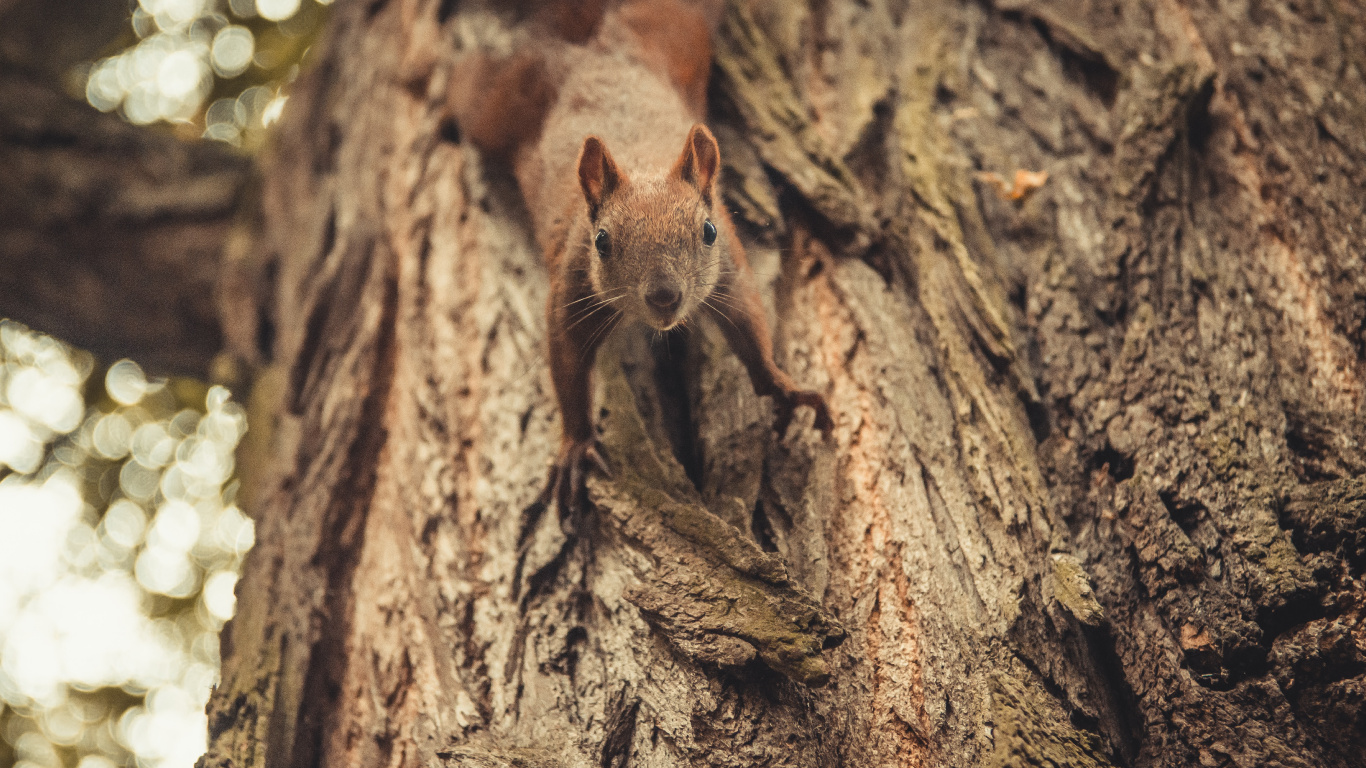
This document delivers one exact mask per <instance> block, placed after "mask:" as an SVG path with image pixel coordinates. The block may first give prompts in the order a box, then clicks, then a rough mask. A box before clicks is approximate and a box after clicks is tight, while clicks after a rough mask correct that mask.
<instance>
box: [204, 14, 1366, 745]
mask: <svg viewBox="0 0 1366 768" xmlns="http://www.w3.org/2000/svg"><path fill="white" fill-rule="evenodd" d="M477 13H478V12H477V11H474V10H470V9H466V8H460V7H455V8H452V6H451V4H449V3H443V2H437V1H436V0H430V1H428V0H389V1H388V2H369V3H357V2H351V3H339V4H338V5H337V7H336V10H335V15H334V17H333V20H332V26H331V30H330V32H329V35H328V38H327V41H326V43H325V50H324V51H323V52H322V54H321V55H320V56H319V62H320V63H319V65H318V66H317V68H316V69H314V70H313V71H312V72H311V73H308V74H306V75H305V76H304V77H302V78H301V80H300V81H299V82H298V83H297V84H296V86H295V90H294V94H293V96H292V97H291V100H290V102H289V106H288V108H287V110H286V114H285V117H284V119H283V124H282V127H281V132H280V135H279V137H278V141H277V142H276V144H275V146H274V147H273V149H272V151H271V152H270V153H269V155H268V156H267V157H266V158H265V159H264V160H263V168H262V177H263V179H264V186H263V192H262V202H263V205H262V210H263V222H264V228H263V231H262V233H261V236H260V240H259V242H258V244H257V251H258V252H259V253H260V254H262V257H261V259H260V264H261V270H262V274H263V275H264V274H267V273H269V274H270V275H271V276H272V278H271V280H270V281H264V278H263V282H269V284H271V285H273V286H274V292H273V294H272V295H271V296H270V297H269V299H268V301H266V302H265V303H264V304H262V305H259V306H258V305H256V304H253V303H252V294H250V293H244V294H242V295H240V296H239V297H238V303H236V304H232V305H231V306H230V311H231V312H232V316H233V317H235V318H262V317H266V318H269V321H270V323H271V324H272V325H273V327H274V328H275V329H276V334H275V337H274V338H275V342H274V345H273V349H272V350H270V351H271V352H272V354H273V362H272V363H271V364H270V366H269V367H268V368H267V369H265V371H264V373H263V375H262V376H261V377H260V379H259V380H258V385H257V391H256V392H255V393H254V395H253V405H252V417H253V420H252V429H253V432H252V433H251V435H250V441H251V442H250V443H249V444H248V450H250V451H254V452H255V453H256V455H257V456H258V457H259V456H265V457H267V458H265V459H259V458H258V459H257V460H255V461H254V462H251V465H252V466H254V467H255V469H253V474H252V475H251V476H250V478H249V480H248V481H247V482H246V487H245V488H244V491H245V493H244V496H245V498H247V499H248V500H249V501H250V503H251V504H252V508H253V510H254V511H255V513H256V515H257V519H258V521H259V527H258V537H259V542H260V543H259V544H258V546H257V549H256V550H255V551H254V552H253V553H252V555H251V558H250V560H249V562H248V566H247V571H246V574H245V577H244V580H243V581H242V582H241V584H240V586H239V589H238V595H239V614H238V616H237V618H236V619H234V621H233V622H232V624H231V626H230V629H229V630H228V631H227V632H226V633H225V646H224V649H225V656H224V659H225V660H224V669H223V682H222V684H221V685H220V687H219V688H218V690H217V692H216V693H215V695H214V698H213V700H212V702H211V704H210V734H211V742H210V750H209V754H208V755H206V757H205V758H204V760H203V762H202V764H203V765H205V766H218V765H222V766H228V765H242V766H246V765H296V764H297V765H308V764H324V765H379V764H388V765H469V766H561V765H563V766H580V765H585V766H586V765H600V766H621V765H652V766H666V765H718V766H720V765H725V766H766V765H800V766H829V765H859V766H862V765H898V766H904V765H934V766H969V765H998V766H1016V765H1050V764H1056V765H1079V766H1085V765H1095V766H1106V765H1110V766H1188V765H1202V766H1219V765H1230V766H1232V765H1239V766H1242V765H1268V766H1311V765H1312V766H1350V765H1354V764H1356V765H1360V756H1361V755H1362V754H1363V751H1364V750H1366V739H1364V738H1363V735H1362V734H1363V733H1366V710H1363V705H1364V704H1366V702H1364V699H1366V677H1363V670H1366V654H1364V653H1363V648H1364V647H1366V624H1363V610H1364V609H1363V599H1362V594H1363V593H1362V587H1361V584H1360V578H1361V569H1362V567H1363V558H1362V545H1361V536H1360V521H1361V518H1362V515H1363V511H1362V510H1363V509H1366V501H1364V500H1363V499H1366V494H1364V493H1363V492H1362V489H1361V487H1360V483H1361V481H1360V479H1359V475H1361V473H1362V469H1363V467H1362V466H1361V465H1362V460H1361V458H1360V448H1359V446H1360V445H1361V444H1362V440H1363V439H1366V435H1363V434H1362V431H1363V420H1362V412H1361V407H1362V392H1361V385H1360V376H1361V372H1362V358H1363V352H1364V351H1366V335H1364V334H1363V325H1364V324H1366V309H1364V307H1366V302H1363V301H1362V299H1363V298H1364V297H1366V276H1363V275H1364V273H1363V270H1362V269H1361V257H1362V253H1363V252H1362V246H1361V244H1360V242H1359V238H1357V237H1356V235H1355V234H1354V233H1355V230H1356V228H1359V227H1360V226H1361V222H1362V220H1363V215H1362V214H1363V212H1364V211H1363V205H1364V204H1366V203H1364V202H1363V198H1362V196H1361V195H1360V192H1359V190H1360V189H1361V188H1362V186H1363V184H1366V178H1363V176H1366V170H1363V168H1366V163H1363V160H1366V138H1364V137H1366V134H1363V132H1362V131H1361V130H1360V128H1359V126H1360V125H1362V124H1363V123H1366V121H1364V120H1363V118H1366V108H1364V105H1366V88H1363V81H1362V77H1363V69H1364V65H1363V58H1362V56H1361V54H1360V51H1361V50H1363V46H1362V42H1363V41H1362V40H1361V39H1360V36H1361V30H1362V29H1363V28H1366V16H1363V13H1362V9H1361V8H1360V7H1359V6H1358V5H1353V4H1347V3H1342V2H1332V1H1331V0H1324V1H1323V2H1310V3H1297V4H1294V5H1291V4H1286V3H1276V2H1265V3H1259V4H1257V5H1256V7H1255V8H1248V7H1245V6H1243V5H1241V4H1237V3H1231V2H1230V3H1212V4H1205V5H1201V6H1198V7H1196V6H1187V5H1182V4H1180V3H1177V2H1175V0H1148V1H1147V2H1139V3H1094V4H1089V5H1086V6H1084V8H1082V9H1081V10H1078V9H1077V7H1076V6H1075V4H1062V3H1051V2H1043V1H1039V2H1031V1H1030V0H1008V1H1006V0H1002V1H999V2H996V3H995V4H953V3H940V2H931V3H921V4H913V5H912V4H904V3H897V2H889V1H888V2H884V1H882V0H869V2H861V3H826V2H821V3H811V4H809V5H808V4H801V3H789V2H777V1H776V0H753V1H750V2H742V3H737V4H735V5H734V6H733V7H732V8H731V10H730V12H729V15H728V16H727V19H726V22H725V23H724V24H723V26H722V30H721V32H720V33H719V34H720V37H719V38H718V41H717V57H718V58H717V66H716V67H715V78H714V82H713V88H712V93H711V104H712V108H713V113H714V114H713V117H714V119H713V122H714V123H715V124H717V126H718V135H719V136H720V137H721V139H722V141H723V142H724V145H723V156H724V157H725V158H726V159H727V163H728V165H727V169H726V181H727V186H728V190H729V194H730V197H731V201H732V203H733V205H734V206H735V207H736V208H737V209H739V211H740V212H741V214H742V215H743V217H744V218H745V219H746V220H747V221H748V223H749V224H748V226H749V229H748V231H747V235H748V236H749V239H750V240H751V241H752V242H753V249H752V250H753V254H754V262H755V265H756V269H757V270H758V272H759V273H760V274H761V276H762V277H763V280H764V284H765V286H766V289H767V293H768V297H769V300H770V301H771V307H770V310H771V312H772V313H773V315H774V317H775V320H776V322H775V329H776V335H777V349H778V352H779V356H780V362H781V364H783V365H784V366H785V368H786V369H787V370H788V371H790V372H791V373H792V374H793V376H794V377H795V378H796V379H797V380H798V381H800V382H802V383H803V384H805V385H807V386H813V387H819V388H820V389H822V390H823V391H824V392H825V393H826V394H827V396H828V397H829V398H830V403H831V406H832V408H833V410H834V411H835V412H836V413H837V414H838V419H837V429H836V430H835V439H834V442H833V443H832V444H823V443H821V442H820V441H819V440H817V439H815V438H814V436H811V435H809V434H808V431H806V430H803V429H801V428H795V429H793V430H791V431H790V433H789V434H788V435H786V436H784V437H783V438H782V439H780V440H779V439H771V438H770V437H769V434H768V431H769V430H768V419H767V416H766V415H765V414H766V410H765V408H764V406H763V403H761V402H760V401H759V400H758V399H757V398H755V397H754V395H753V393H752V392H751V391H750V390H749V389H748V387H747V386H744V384H743V382H744V379H743V376H742V374H741V371H740V367H739V363H738V362H737V361H736V360H734V358H733V357H732V356H730V355H729V354H728V353H727V352H726V351H725V349H724V344H722V343H720V342H719V341H718V340H717V338H715V335H714V334H711V333H709V332H702V333H698V334H695V335H693V336H691V337H688V338H677V339H671V340H670V347H669V349H667V350H661V349H659V348H658V346H655V347H652V346H651V344H650V342H649V339H648V337H647V336H641V335H638V334H634V335H633V334H631V333H624V334H621V335H620V336H619V337H618V338H617V339H616V341H615V342H614V344H613V347H612V349H611V351H610V354H605V355H604V356H603V362H602V366H603V367H602V368H601V369H600V370H601V372H602V374H603V375H602V376H601V378H602V380H603V393H602V395H601V398H600V400H599V402H601V403H602V406H603V410H604V411H605V415H604V418H603V429H604V440H605V443H606V444H607V448H608V451H609V453H610V454H611V458H612V460H613V463H614V465H615V466H617V467H619V468H620V469H621V471H620V472H619V473H618V474H617V475H616V476H614V478H612V479H606V478H596V479H594V480H593V482H592V484H591V488H590V490H591V498H592V500H593V502H594V505H593V507H594V511H593V512H591V513H590V514H589V516H588V517H587V518H586V519H585V521H584V522H585V525H584V526H583V528H582V530H583V531H584V533H583V535H581V536H580V537H578V538H577V539H576V540H575V541H573V542H567V541H566V539H565V538H564V536H563V534H562V533H561V532H560V527H559V525H558V523H557V521H556V520H555V519H554V515H553V513H552V514H547V515H544V516H543V517H542V518H540V519H535V520H525V519H524V518H523V510H524V509H525V508H526V507H527V506H528V505H529V504H530V502H531V501H532V500H533V499H534V498H535V496H536V494H537V492H538V491H539V489H540V484H541V482H542V481H543V479H544V473H545V469H546V467H547V465H548V462H549V460H550V458H551V453H552V451H553V450H554V437H555V435H556V434H557V432H556V422H555V419H556V415H555V409H554V404H553V398H552V397H551V396H550V389H549V382H548V380H547V376H546V373H545V370H544V367H545V366H544V364H543V362H542V360H543V355H542V352H541V351H540V347H541V344H542V343H543V338H544V329H543V327H542V326H543V321H542V319H541V317H542V306H543V302H544V300H545V291H546V279H545V276H544V273H543V268H542V266H541V264H540V262H539V259H538V258H537V256H536V255H535V251H534V249H533V248H532V247H531V240H530V236H529V233H528V231H527V230H526V226H525V213H524V211H523V209H522V207H521V203H520V202H519V201H518V199H517V196H516V194H515V192H514V190H513V188H512V186H511V184H510V183H509V180H508V178H507V174H506V172H505V171H504V170H500V169H498V168H495V167H488V166H485V165H484V164H483V163H482V162H481V160H480V158H479V157H477V155H476V154H475V153H473V152H472V151H469V150H467V149H466V148H464V147H462V146H461V145H460V144H459V142H458V140H457V139H458V132H457V131H455V130H452V129H451V127H450V126H448V125H447V124H446V122H445V120H444V118H443V112H442V107H441V105H442V104H443V103H444V100H445V94H446V92H447V91H448V89H449V88H450V82H449V78H450V72H451V65H452V62H453V60H454V58H455V56H456V55H457V53H456V51H457V48H458V47H459V46H458V44H457V40H464V39H465V37H466V36H467V35H465V33H464V32H461V30H464V31H465V32H468V31H469V30H470V29H474V28H478V29H483V30H484V31H485V32H488V30H487V26H488V25H483V26H480V25H475V24H473V22H472V21H471V19H472V17H474V16H476V15H477ZM488 33H489V34H494V33H492V32H488ZM1017 168H1026V169H1030V170H1041V169H1042V170H1047V171H1048V172H1049V174H1050V178H1049V181H1048V183H1047V184H1046V185H1045V186H1044V187H1043V188H1041V189H1039V190H1037V191H1036V192H1035V193H1033V194H1032V195H1029V196H1027V197H1025V198H1024V199H1023V200H1020V201H1015V202H1010V201H1002V200H1000V199H999V198H997V197H996V196H995V195H994V193H993V192H992V191H991V190H990V188H989V187H988V186H986V185H977V186H975V185H974V181H973V178H974V176H973V172H974V171H977V170H982V171H993V172H998V173H1000V174H1002V175H1003V176H1008V175H1009V174H1010V173H1011V172H1012V171H1013V170H1014V169H1017ZM256 338H257V334H253V333H249V332H243V333H240V334H234V335H231V336H230V349H232V350H233V351H234V352H235V353H236V354H238V355H241V356H244V357H250V356H251V355H253V354H257V352H258V350H256V349H255V348H254V347H253V346H252V345H253V344H254V343H255V340H256ZM661 371H663V373H661ZM678 372H682V378H683V379H684V382H683V385H682V386H671V387H661V386H660V385H659V383H660V380H661V379H662V378H663V379H667V378H668V377H669V376H676V375H677V374H678ZM807 418H809V417H807ZM800 426H801V425H799V427H800ZM524 529H525V532H526V534H527V535H526V537H525V540H526V541H527V546H526V547H524V548H522V549H520V550H519V547H518V543H519V541H521V540H522V538H523V533H524ZM845 634H847V638H846V639H844V640H843V642H842V643H839V642H838V641H839V640H840V638H841V636H842V635H845ZM830 646H833V647H830ZM827 678H828V679H827ZM820 682H825V685H824V686H823V687H813V686H809V685H807V684H805V683H820Z"/></svg>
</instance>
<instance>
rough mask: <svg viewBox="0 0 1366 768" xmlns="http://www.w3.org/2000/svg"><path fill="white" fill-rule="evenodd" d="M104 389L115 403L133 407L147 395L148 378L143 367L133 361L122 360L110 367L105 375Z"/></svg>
mask: <svg viewBox="0 0 1366 768" xmlns="http://www.w3.org/2000/svg"><path fill="white" fill-rule="evenodd" d="M104 388H105V390H106V391H108V392H109V396H110V397H112V398H114V400H115V402H118V403H120V404H122V405H132V404H134V403H136V402H137V401H139V400H141V399H142V396H143V395H145V394H147V377H146V375H144V374H143V372H142V366H140V365H138V364H137V363H135V362H133V361H132V360H120V361H118V362H117V363H114V364H113V365H111V366H109V372H108V373H106V374H105V375H104Z"/></svg>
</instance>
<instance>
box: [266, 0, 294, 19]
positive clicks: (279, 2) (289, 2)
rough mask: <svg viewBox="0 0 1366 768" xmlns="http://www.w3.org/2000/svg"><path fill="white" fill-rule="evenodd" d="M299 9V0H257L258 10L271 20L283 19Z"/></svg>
mask: <svg viewBox="0 0 1366 768" xmlns="http://www.w3.org/2000/svg"><path fill="white" fill-rule="evenodd" d="M298 10H299V0H256V12H257V13H259V14H261V18H263V19H269V20H270V21H282V20H284V19H287V18H289V17H290V16H293V15H294V13H295V12H296V11H298Z"/></svg>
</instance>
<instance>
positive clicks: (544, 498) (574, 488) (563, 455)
mask: <svg viewBox="0 0 1366 768" xmlns="http://www.w3.org/2000/svg"><path fill="white" fill-rule="evenodd" d="M602 454H603V451H602V447H601V445H599V444H598V441H597V440H585V441H580V442H569V441H566V442H565V443H563V444H562V445H561V446H560V454H559V456H557V457H556V458H555V463H554V464H552V465H551V467H550V476H549V477H548V478H547V480H546V484H545V489H544V490H542V491H541V495H540V497H539V498H537V500H536V501H537V503H538V504H542V505H544V506H549V505H550V503H551V501H552V500H553V501H554V502H555V503H556V504H558V505H559V508H560V526H561V528H563V530H564V532H565V533H566V534H567V535H571V536H572V535H573V533H574V531H576V530H577V529H578V518H579V512H580V507H581V504H582V502H583V501H584V500H585V498H586V496H587V484H588V472H587V470H588V469H589V468H590V467H591V468H593V469H596V470H598V471H599V472H601V473H602V474H603V475H604V476H606V477H609V478H610V477H611V476H612V470H611V468H610V467H608V465H607V460H606V459H604V458H603V455H602Z"/></svg>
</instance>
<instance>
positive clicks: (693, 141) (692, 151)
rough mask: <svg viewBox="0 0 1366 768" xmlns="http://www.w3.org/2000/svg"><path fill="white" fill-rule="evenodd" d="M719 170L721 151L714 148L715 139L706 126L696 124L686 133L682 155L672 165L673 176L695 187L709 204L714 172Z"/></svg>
mask: <svg viewBox="0 0 1366 768" xmlns="http://www.w3.org/2000/svg"><path fill="white" fill-rule="evenodd" d="M720 168H721V149H720V148H719V147H717V146H716V137H714V136H712V135H711V131H709V130H707V126H705V125H703V124H701V123H697V124H696V125H694V126H693V127H692V130H691V131H688V141H687V142H686V143H685V144H684V145H683V154H682V155H680V156H679V158H678V162H677V163H674V169H673V172H674V175H675V176H677V177H678V178H680V179H682V180H684V181H686V182H688V183H689V184H692V185H693V186H694V187H697V189H698V191H700V192H701V193H702V197H703V198H704V199H705V200H706V201H707V203H708V204H710V203H711V188H712V183H713V182H715V181H716V172H717V171H718V170H720Z"/></svg>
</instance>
